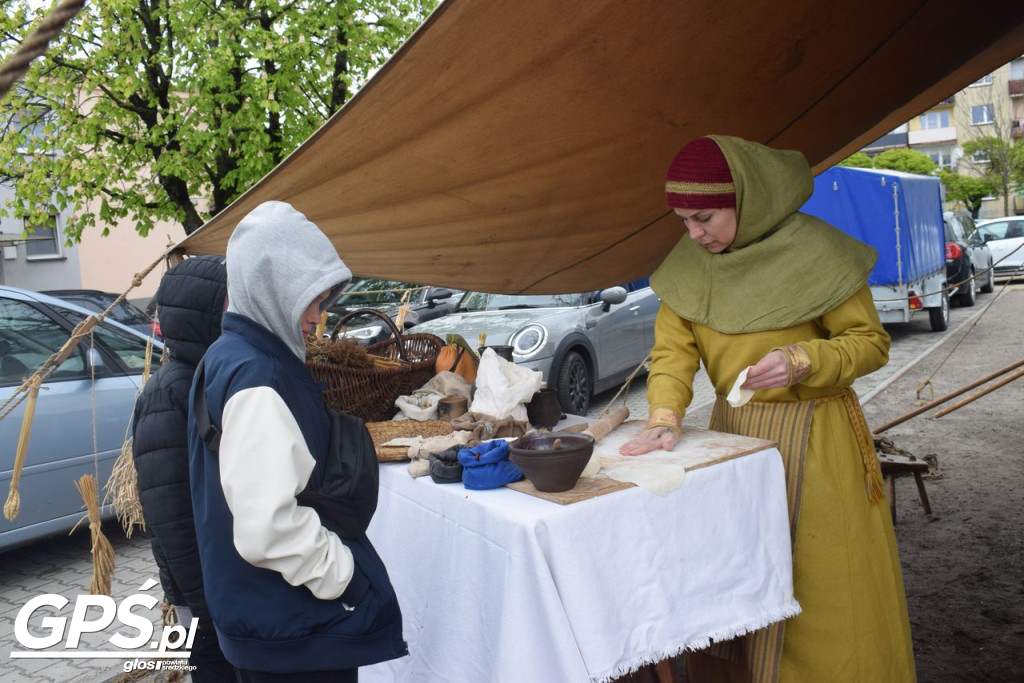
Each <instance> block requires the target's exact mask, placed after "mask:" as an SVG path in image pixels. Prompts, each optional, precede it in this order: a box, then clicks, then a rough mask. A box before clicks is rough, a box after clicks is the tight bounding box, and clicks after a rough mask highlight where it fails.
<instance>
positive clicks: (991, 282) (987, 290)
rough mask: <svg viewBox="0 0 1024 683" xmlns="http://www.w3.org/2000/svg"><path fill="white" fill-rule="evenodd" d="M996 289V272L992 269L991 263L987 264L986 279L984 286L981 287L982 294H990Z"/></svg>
mask: <svg viewBox="0 0 1024 683" xmlns="http://www.w3.org/2000/svg"><path fill="white" fill-rule="evenodd" d="M994 291H996V274H995V271H994V270H993V269H992V263H991V262H989V264H988V280H986V281H985V284H984V286H982V288H981V293H982V294H991V293H992V292H994Z"/></svg>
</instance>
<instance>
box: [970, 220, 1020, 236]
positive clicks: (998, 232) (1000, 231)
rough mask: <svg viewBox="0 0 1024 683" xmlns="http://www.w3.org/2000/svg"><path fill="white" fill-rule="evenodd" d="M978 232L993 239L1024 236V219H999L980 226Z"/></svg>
mask: <svg viewBox="0 0 1024 683" xmlns="http://www.w3.org/2000/svg"><path fill="white" fill-rule="evenodd" d="M978 232H980V233H981V234H982V235H983V236H985V237H988V238H989V239H993V240H1004V239H1011V238H1014V237H1024V221H1013V222H1010V221H997V222H995V223H986V224H985V225H979V226H978Z"/></svg>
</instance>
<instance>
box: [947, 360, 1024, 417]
mask: <svg viewBox="0 0 1024 683" xmlns="http://www.w3.org/2000/svg"><path fill="white" fill-rule="evenodd" d="M1021 377H1024V370H1018V371H1017V372H1015V373H1013V374H1012V375H1008V376H1007V377H1004V378H1003V379H1001V380H999V381H998V382H996V383H995V384H993V385H992V386H990V387H985V388H984V389H982V390H981V391H979V392H978V393H976V394H971V395H970V396H968V397H967V398H965V399H963V400H961V401H957V402H956V403H954V404H953V405H951V406H948V407H946V408H943V409H942V410H940V411H938V412H937V413H935V415H933V416H932V417H942V416H943V415H949V414H950V413H952V412H953V411H954V410H957V409H958V408H962V407H963V406H965V405H967V404H968V403H971V402H973V401H977V400H978V399H979V398H981V397H982V396H984V395H985V394H988V393H990V392H993V391H995V390H996V389H998V388H999V387H1003V386H1006V385H1007V384H1009V383H1010V382H1012V381H1014V380H1015V379H1020V378H1021Z"/></svg>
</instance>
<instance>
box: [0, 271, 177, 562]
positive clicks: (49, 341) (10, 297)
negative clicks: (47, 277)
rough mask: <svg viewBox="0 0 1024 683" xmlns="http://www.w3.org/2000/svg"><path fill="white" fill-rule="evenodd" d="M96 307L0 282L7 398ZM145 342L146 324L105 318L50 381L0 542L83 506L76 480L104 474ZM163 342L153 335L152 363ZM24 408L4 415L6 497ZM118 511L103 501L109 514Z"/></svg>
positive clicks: (69, 516) (53, 530) (33, 533)
mask: <svg viewBox="0 0 1024 683" xmlns="http://www.w3.org/2000/svg"><path fill="white" fill-rule="evenodd" d="M90 314H91V311H89V310H87V309H85V308H82V307H79V306H76V305H75V304H72V303H69V302H67V301H64V300H62V299H57V298H54V297H50V296H46V295H44V294H40V293H37V292H30V291H27V290H24V289H18V288H15V287H7V286H0V403H2V402H4V401H6V400H7V399H8V398H10V397H11V396H12V395H13V393H14V391H15V389H17V387H19V386H20V385H21V384H22V381H23V379H24V378H25V377H26V376H28V375H30V374H31V373H33V372H34V371H35V370H37V369H38V368H39V367H40V366H41V365H42V363H43V361H45V360H46V359H47V358H49V357H50V355H51V354H53V352H54V351H57V350H58V349H60V348H61V347H62V346H63V345H64V343H65V342H67V340H68V338H69V337H70V335H71V331H72V329H73V328H74V326H75V325H76V324H78V323H79V322H81V321H82V320H84V319H85V318H86V317H87V316H89V315H90ZM90 339H91V341H92V343H91V344H90ZM146 342H147V337H146V335H144V334H143V333H141V332H139V331H137V330H134V329H132V328H130V327H126V326H124V325H121V324H120V323H118V322H116V321H111V320H105V321H104V322H103V323H101V324H99V325H97V326H96V327H95V328H94V331H93V334H92V335H91V337H89V338H86V339H84V340H83V341H82V342H80V343H79V345H78V346H77V347H76V348H75V349H74V350H73V351H72V352H71V355H70V356H69V357H68V358H67V360H65V361H64V362H63V363H61V364H60V366H59V367H58V368H57V369H56V370H55V371H54V373H53V374H52V375H50V377H49V378H48V379H47V380H46V381H45V382H43V384H42V390H41V391H40V392H39V397H38V399H37V402H36V407H35V419H34V422H33V426H32V432H31V438H30V440H29V442H28V451H27V453H26V457H25V466H24V469H23V471H22V473H21V482H20V486H19V487H18V488H19V491H20V494H21V511H20V512H19V514H18V516H17V517H15V518H14V520H12V521H9V520H7V519H6V518H0V550H7V549H10V548H12V547H15V546H18V545H22V544H25V543H29V542H31V541H35V540H37V539H41V538H44V537H47V536H52V535H54V534H59V533H66V532H67V531H68V530H69V529H71V527H73V526H74V525H75V523H76V522H78V521H79V520H80V519H81V518H82V516H83V514H84V512H83V510H84V508H83V501H82V498H81V496H80V495H79V493H78V491H77V489H76V488H75V484H74V482H75V481H76V480H77V479H78V478H79V477H81V476H82V475H83V474H93V473H94V472H98V474H99V479H98V484H99V486H100V487H102V486H104V485H105V484H106V483H107V480H108V479H109V477H110V471H111V469H112V467H113V463H114V460H115V459H116V458H117V455H118V454H119V453H120V451H121V446H122V444H123V443H124V440H125V431H126V430H127V427H128V422H129V420H130V419H131V416H132V409H133V407H134V406H135V396H136V393H137V392H138V390H139V385H140V383H141V375H142V370H143V367H144V366H145V363H146ZM162 347H163V345H162V344H161V343H160V342H159V341H154V344H153V350H152V356H151V361H152V363H153V364H154V366H153V367H154V368H155V367H157V366H158V365H159V363H160V354H161V351H162ZM25 408H26V401H22V402H21V403H20V404H19V405H18V406H17V408H15V409H14V411H13V412H11V414H9V415H7V416H6V417H5V418H4V419H3V420H0V448H2V451H0V491H2V494H0V495H3V496H4V498H5V499H6V496H7V490H8V487H9V485H10V481H11V476H12V473H13V467H14V458H15V454H16V445H17V443H18V436H19V434H20V432H21V422H22V417H23V415H24V413H25ZM94 439H95V441H94ZM94 443H95V450H94V446H93V444H94ZM101 495H102V494H101ZM111 512H112V511H111V509H110V506H105V507H104V510H103V513H104V515H110V514H111ZM85 533H86V534H88V530H86V531H85Z"/></svg>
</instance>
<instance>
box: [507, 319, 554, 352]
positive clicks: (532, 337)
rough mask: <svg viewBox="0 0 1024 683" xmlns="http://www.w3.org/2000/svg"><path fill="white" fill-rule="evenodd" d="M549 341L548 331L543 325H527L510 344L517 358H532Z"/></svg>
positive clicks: (514, 336) (513, 336) (515, 335)
mask: <svg viewBox="0 0 1024 683" xmlns="http://www.w3.org/2000/svg"><path fill="white" fill-rule="evenodd" d="M547 340H548V331H547V329H546V328H545V327H544V326H543V325H536V324H534V325H527V326H526V327H524V328H522V329H521V330H519V331H517V332H516V333H515V334H513V335H512V338H511V339H510V340H509V344H510V345H511V346H512V352H513V353H514V354H516V355H517V356H532V355H533V354H535V353H537V351H539V350H540V348H541V347H542V346H544V342H546V341H547Z"/></svg>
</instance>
